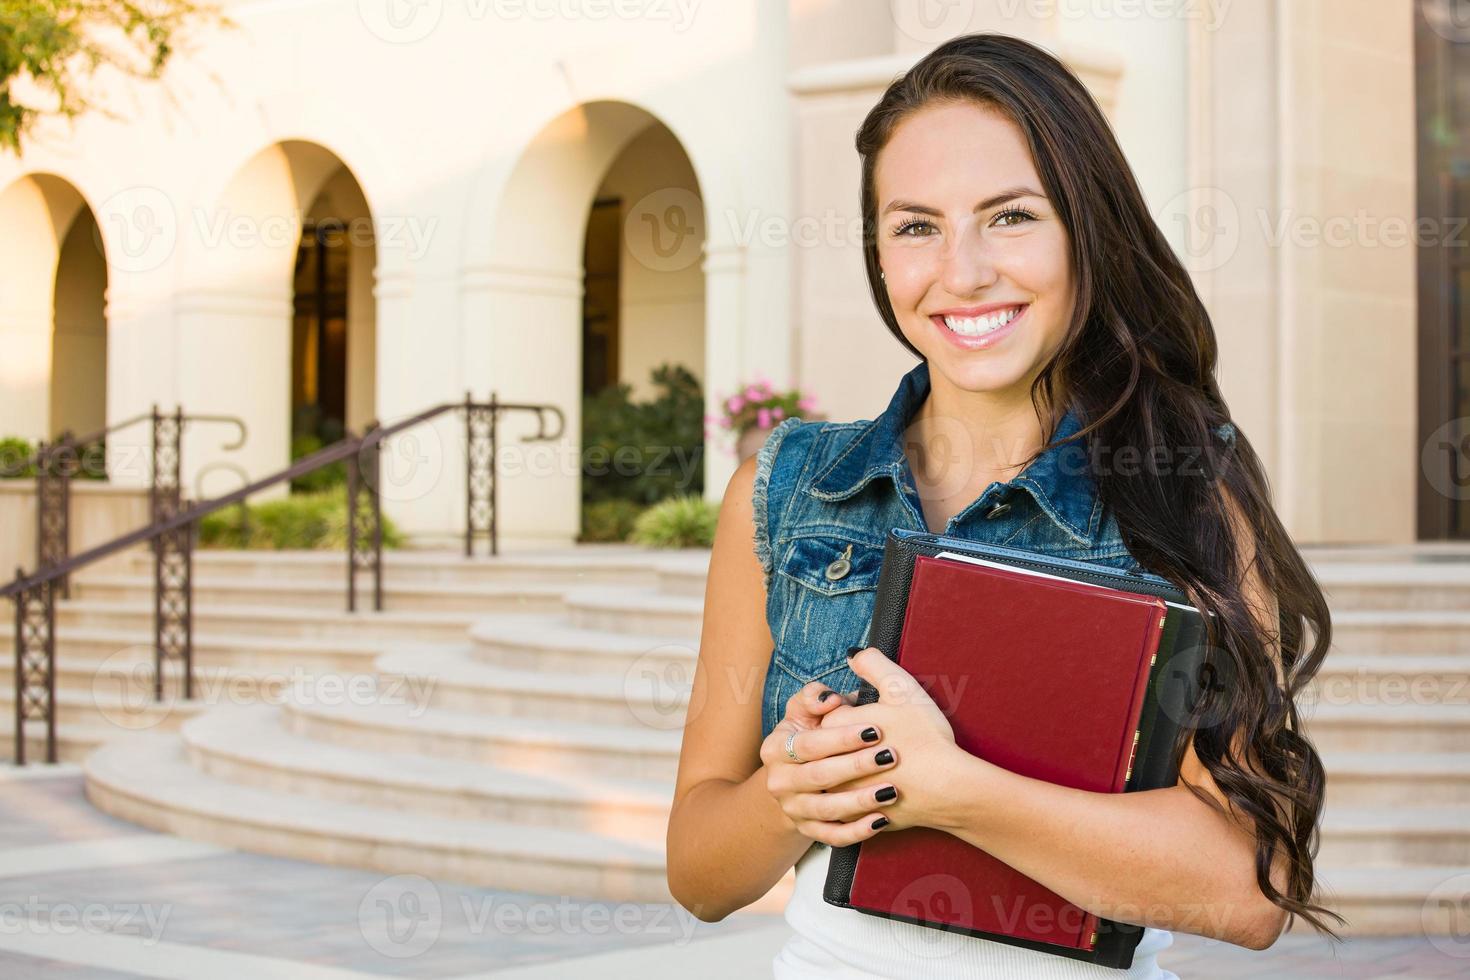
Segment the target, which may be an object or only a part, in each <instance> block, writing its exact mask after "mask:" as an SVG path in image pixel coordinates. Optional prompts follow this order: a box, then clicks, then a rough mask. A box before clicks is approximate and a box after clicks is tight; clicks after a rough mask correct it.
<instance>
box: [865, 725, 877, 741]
mask: <svg viewBox="0 0 1470 980" xmlns="http://www.w3.org/2000/svg"><path fill="white" fill-rule="evenodd" d="M863 741H864V742H876V741H878V729H876V728H864V729H863Z"/></svg>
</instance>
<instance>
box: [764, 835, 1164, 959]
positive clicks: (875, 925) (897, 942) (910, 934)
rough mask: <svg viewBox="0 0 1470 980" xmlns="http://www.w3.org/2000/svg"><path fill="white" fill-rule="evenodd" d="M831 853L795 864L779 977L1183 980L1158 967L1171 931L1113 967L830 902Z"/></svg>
mask: <svg viewBox="0 0 1470 980" xmlns="http://www.w3.org/2000/svg"><path fill="white" fill-rule="evenodd" d="M831 856H832V849H831V848H830V847H828V846H827V845H826V844H821V843H816V842H814V843H813V844H812V846H811V847H810V848H808V849H807V852H806V853H805V854H803V855H802V857H801V859H800V860H799V861H797V862H796V888H795V890H794V891H793V892H792V894H791V899H790V901H789V902H788V903H787V905H786V922H787V923H788V924H789V925H790V926H791V928H792V929H793V930H795V935H793V936H792V937H791V938H790V939H788V940H787V941H786V945H785V946H783V947H781V950H780V951H779V952H778V953H777V954H776V958H775V959H774V960H772V962H771V967H772V970H773V974H774V976H775V980H797V978H802V980H806V978H818V977H820V978H822V980H833V978H840V980H874V978H902V980H950V978H958V977H963V978H965V980H991V978H994V980H1015V978H1017V977H1027V978H1039V980H1052V978H1055V980H1179V977H1178V976H1177V975H1176V974H1173V973H1170V972H1168V971H1167V970H1163V969H1160V967H1159V964H1158V962H1157V956H1158V953H1159V951H1160V950H1162V949H1166V948H1168V947H1169V946H1170V945H1171V944H1172V943H1173V942H1174V934H1173V933H1172V932H1169V931H1167V930H1164V929H1153V928H1149V927H1145V928H1144V930H1143V936H1142V937H1141V938H1140V939H1139V941H1138V947H1137V949H1135V950H1134V953H1133V966H1132V967H1131V968H1129V969H1127V970H1114V969H1111V968H1109V967H1105V966H1098V965H1096V964H1094V963H1084V962H1082V961H1081V960H1074V959H1069V958H1067V957H1065V956H1055V955H1052V954H1049V953H1038V952H1037V951H1035V950H1032V949H1025V948H1023V947H1021V946H1011V945H1009V944H1007V943H998V942H994V941H992V940H989V939H981V938H979V937H978V936H966V935H964V934H963V933H957V932H947V931H945V930H943V929H931V928H929V927H927V926H916V925H914V924H913V923H912V922H900V921H898V920H895V919H884V918H881V917H879V916H873V915H864V914H863V913H862V912H857V911H854V910H852V909H844V908H840V907H838V906H836V905H830V904H828V903H827V902H826V901H824V900H823V899H822V886H823V884H824V883H825V882H826V880H827V862H828V861H829V859H830V858H831Z"/></svg>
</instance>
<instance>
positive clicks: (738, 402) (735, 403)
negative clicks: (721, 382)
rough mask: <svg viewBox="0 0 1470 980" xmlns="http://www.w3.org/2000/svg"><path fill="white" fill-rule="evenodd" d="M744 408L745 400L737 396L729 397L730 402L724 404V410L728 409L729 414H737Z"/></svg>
mask: <svg viewBox="0 0 1470 980" xmlns="http://www.w3.org/2000/svg"><path fill="white" fill-rule="evenodd" d="M744 407H745V399H743V398H741V397H740V396H739V395H731V396H730V400H729V401H727V402H725V408H727V409H729V410H730V411H731V412H738V411H740V410H741V409H742V408H744Z"/></svg>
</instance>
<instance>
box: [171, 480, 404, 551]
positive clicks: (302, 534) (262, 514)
mask: <svg viewBox="0 0 1470 980" xmlns="http://www.w3.org/2000/svg"><path fill="white" fill-rule="evenodd" d="M247 506H248V516H245V517H244V518H243V520H242V515H241V512H240V508H239V507H226V508H225V509H223V510H217V511H215V512H214V513H212V514H209V515H206V516H205V517H204V518H203V519H202V520H200V522H199V546H200V547H201V548H260V549H277V550H279V549H285V548H291V549H298V548H312V549H340V550H342V551H346V550H347V493H346V491H345V490H340V489H336V490H328V491H323V492H318V493H302V494H292V495H291V496H289V497H285V498H283V499H280V500H267V501H262V502H261V503H258V504H248V505H247ZM382 519H383V547H384V548H399V547H402V545H403V535H402V533H401V532H400V531H399V530H398V528H397V527H396V526H395V525H394V524H393V522H392V521H391V520H389V519H388V515H387V514H384V515H382Z"/></svg>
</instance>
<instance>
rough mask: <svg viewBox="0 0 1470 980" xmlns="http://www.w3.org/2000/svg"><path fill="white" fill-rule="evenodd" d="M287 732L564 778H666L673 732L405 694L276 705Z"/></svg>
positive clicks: (675, 754)
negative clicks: (491, 710)
mask: <svg viewBox="0 0 1470 980" xmlns="http://www.w3.org/2000/svg"><path fill="white" fill-rule="evenodd" d="M282 708H283V709H284V710H283V715H282V718H283V722H284V725H285V727H286V730H287V731H290V732H293V733H295V734H297V735H302V736H305V737H307V738H311V739H316V740H318V741H323V742H330V743H332V744H334V745H346V746H352V747H355V748H360V749H364V750H367V751H374V752H396V753H401V754H410V755H428V756H437V757H439V758H445V759H459V760H463V761H469V762H478V763H482V764H485V765H492V766H497V767H503V768H506V769H514V770H516V771H518V772H527V773H548V772H554V773H557V774H558V775H561V776H563V777H565V778H568V779H576V778H581V777H584V776H586V777H610V778H615V779H642V780H659V781H669V782H672V781H673V779H674V778H675V776H676V775H677V773H678V766H679V748H680V743H681V742H682V739H683V734H682V732H679V731H657V730H654V729H650V728H641V727H639V728H635V727H632V726H627V725H591V724H571V723H569V722H554V721H545V720H542V719H538V718H497V717H493V716H485V715H478V714H471V713H467V712H461V711H447V710H444V709H438V708H435V709H425V708H422V707H420V706H418V705H415V704H412V703H411V702H410V701H409V700H408V699H407V698H402V699H398V700H394V699H390V698H377V699H376V700H371V699H370V700H366V701H360V700H356V699H336V700H332V701H330V702H328V701H322V702H314V703H306V704H302V703H298V702H296V701H295V700H293V699H289V698H288V699H287V701H286V702H285V703H284V704H283V705H282Z"/></svg>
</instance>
